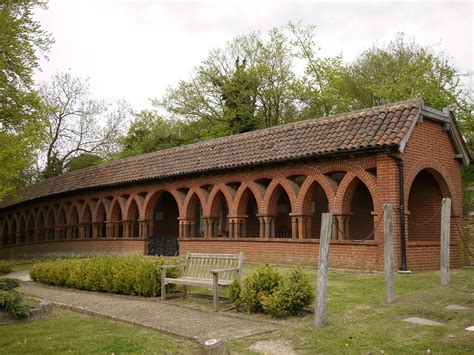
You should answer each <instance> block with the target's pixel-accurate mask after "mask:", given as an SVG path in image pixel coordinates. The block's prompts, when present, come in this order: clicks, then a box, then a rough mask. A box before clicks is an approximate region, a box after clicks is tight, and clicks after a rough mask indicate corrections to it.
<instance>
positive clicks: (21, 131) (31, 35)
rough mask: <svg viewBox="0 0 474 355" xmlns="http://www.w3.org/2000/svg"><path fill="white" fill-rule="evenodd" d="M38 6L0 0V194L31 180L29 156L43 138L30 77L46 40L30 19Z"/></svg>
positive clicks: (30, 0)
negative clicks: (0, 164)
mask: <svg viewBox="0 0 474 355" xmlns="http://www.w3.org/2000/svg"><path fill="white" fill-rule="evenodd" d="M38 8H46V1H41V0H8V1H2V2H0V161H1V162H2V169H0V196H2V195H5V194H6V193H9V192H12V191H13V190H15V189H16V188H18V187H21V186H24V185H25V184H28V183H29V182H30V181H31V178H32V172H33V170H32V169H31V166H32V164H33V161H34V157H35V154H34V152H35V150H36V149H37V148H38V147H39V145H40V144H41V142H42V138H43V136H42V130H43V121H42V119H41V118H42V115H41V102H40V99H39V97H38V94H37V92H36V91H35V90H34V87H33V84H34V83H33V79H32V75H33V72H34V70H36V69H38V68H39V59H38V56H39V55H40V54H41V53H45V52H47V51H48V50H49V47H50V45H51V43H52V38H51V36H50V35H49V34H48V33H46V32H45V31H44V30H43V29H42V28H41V26H40V24H39V22H37V21H35V20H34V19H33V12H34V10H35V9H38Z"/></svg>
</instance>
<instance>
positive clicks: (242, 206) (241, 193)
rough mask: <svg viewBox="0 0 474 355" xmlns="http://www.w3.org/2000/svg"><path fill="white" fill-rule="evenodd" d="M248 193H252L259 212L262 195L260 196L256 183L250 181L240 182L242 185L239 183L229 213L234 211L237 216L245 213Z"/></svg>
mask: <svg viewBox="0 0 474 355" xmlns="http://www.w3.org/2000/svg"><path fill="white" fill-rule="evenodd" d="M250 195H253V197H254V198H255V201H256V202H257V208H258V212H260V211H261V210H262V207H261V206H262V204H263V200H262V196H260V192H259V190H258V187H257V186H256V184H255V183H254V182H253V181H251V182H249V183H242V185H240V187H239V189H238V190H237V193H236V194H235V201H234V206H232V207H233V209H232V210H231V211H230V210H229V213H234V214H237V215H239V216H243V215H245V214H246V213H247V212H246V210H247V203H248V200H249V197H250Z"/></svg>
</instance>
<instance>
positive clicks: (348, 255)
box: [179, 239, 383, 271]
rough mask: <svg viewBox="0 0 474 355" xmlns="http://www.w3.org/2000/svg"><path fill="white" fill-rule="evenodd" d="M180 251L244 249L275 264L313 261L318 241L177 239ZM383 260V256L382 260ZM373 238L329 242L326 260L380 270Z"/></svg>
mask: <svg viewBox="0 0 474 355" xmlns="http://www.w3.org/2000/svg"><path fill="white" fill-rule="evenodd" d="M179 249H180V254H181V255H183V256H184V255H186V252H188V251H190V252H197V253H238V252H240V251H243V252H245V260H246V261H253V262H269V263H278V264H295V265H297V264H301V265H316V264H317V261H318V256H319V242H318V241H316V240H308V241H294V240H272V241H269V240H248V239H240V240H239V239H227V240H203V239H185V240H180V246H179ZM382 261H383V260H382ZM382 261H381V260H380V259H379V256H378V245H377V243H376V242H370V243H363V244H362V243H352V242H332V243H331V247H330V257H329V264H330V266H331V267H335V268H343V269H359V270H376V271H381V270H382V265H381V262H382Z"/></svg>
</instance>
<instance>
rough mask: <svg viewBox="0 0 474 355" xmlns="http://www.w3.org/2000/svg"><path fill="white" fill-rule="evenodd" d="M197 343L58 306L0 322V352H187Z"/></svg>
mask: <svg viewBox="0 0 474 355" xmlns="http://www.w3.org/2000/svg"><path fill="white" fill-rule="evenodd" d="M197 351H198V346H197V344H194V343H192V342H190V341H185V340H178V339H174V338H171V337H168V336H164V335H162V334H160V333H158V332H156V331H153V330H148V329H144V328H140V327H135V326H132V325H128V324H123V323H118V322H114V321H110V320H105V319H101V318H96V317H91V316H87V315H83V314H79V313H75V312H71V311H67V310H63V309H59V308H55V309H54V316H53V317H51V318H49V319H46V320H41V321H33V322H24V323H21V324H16V325H9V326H0V353H1V354H59V353H76V354H77V353H81V354H112V353H115V354H124V353H142V354H143V353H146V354H156V353H158V354H190V353H196V352H197Z"/></svg>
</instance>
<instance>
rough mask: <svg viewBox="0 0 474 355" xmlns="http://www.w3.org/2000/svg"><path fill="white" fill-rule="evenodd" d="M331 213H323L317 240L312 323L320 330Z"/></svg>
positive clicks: (322, 322)
mask: <svg viewBox="0 0 474 355" xmlns="http://www.w3.org/2000/svg"><path fill="white" fill-rule="evenodd" d="M331 229H332V213H330V212H328V213H323V215H322V219H321V236H320V239H319V261H318V276H317V281H316V285H317V286H316V287H317V292H318V294H317V296H316V297H317V298H316V309H315V311H314V323H315V325H316V327H318V328H321V327H322V326H323V325H324V319H325V317H326V294H327V283H328V263H329V242H330V241H331Z"/></svg>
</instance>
